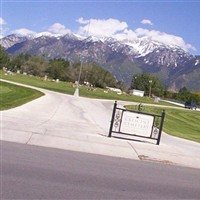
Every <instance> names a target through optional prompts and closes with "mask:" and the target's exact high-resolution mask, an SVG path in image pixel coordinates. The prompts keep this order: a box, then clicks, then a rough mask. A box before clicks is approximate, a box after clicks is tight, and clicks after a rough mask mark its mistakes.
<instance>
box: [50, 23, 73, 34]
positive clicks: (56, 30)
mask: <svg viewBox="0 0 200 200" xmlns="http://www.w3.org/2000/svg"><path fill="white" fill-rule="evenodd" d="M48 31H49V32H51V33H53V34H61V35H64V34H67V33H70V32H71V31H70V30H69V29H67V28H66V27H65V26H64V25H62V24H60V23H55V24H53V25H51V26H50V27H49V28H48Z"/></svg>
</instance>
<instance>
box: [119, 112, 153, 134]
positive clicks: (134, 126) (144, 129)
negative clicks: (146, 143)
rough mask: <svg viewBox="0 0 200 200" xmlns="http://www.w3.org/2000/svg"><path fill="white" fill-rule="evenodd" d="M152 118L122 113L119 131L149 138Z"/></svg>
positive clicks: (139, 114)
mask: <svg viewBox="0 0 200 200" xmlns="http://www.w3.org/2000/svg"><path fill="white" fill-rule="evenodd" d="M153 123H154V117H153V116H151V115H145V114H141V113H134V112H124V113H123V118H122V122H121V127H120V131H121V132H125V133H130V134H135V135H140V136H143V137H150V136H151V133H152V128H153Z"/></svg>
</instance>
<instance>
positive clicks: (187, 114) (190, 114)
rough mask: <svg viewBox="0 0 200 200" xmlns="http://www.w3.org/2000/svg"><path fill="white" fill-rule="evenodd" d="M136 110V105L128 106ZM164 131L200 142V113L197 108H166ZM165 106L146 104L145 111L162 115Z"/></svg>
mask: <svg viewBox="0 0 200 200" xmlns="http://www.w3.org/2000/svg"><path fill="white" fill-rule="evenodd" d="M127 108H128V109H131V110H136V107H135V106H127ZM164 110H165V120H164V131H165V132H166V133H168V134H170V135H173V136H176V137H180V138H185V139H188V140H192V141H195V142H200V123H199V122H200V113H199V112H198V111H195V110H187V109H186V110H182V109H175V108H173V109H172V108H164ZM162 111H163V108H158V107H153V106H145V110H144V111H143V112H147V113H152V114H158V115H161V113H162Z"/></svg>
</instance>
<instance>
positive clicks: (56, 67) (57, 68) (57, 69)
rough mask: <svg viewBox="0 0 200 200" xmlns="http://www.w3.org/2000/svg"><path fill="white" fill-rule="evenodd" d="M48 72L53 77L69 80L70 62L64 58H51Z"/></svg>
mask: <svg viewBox="0 0 200 200" xmlns="http://www.w3.org/2000/svg"><path fill="white" fill-rule="evenodd" d="M46 72H47V74H48V75H49V76H50V77H51V78H53V79H60V80H62V81H68V80H69V77H70V72H69V62H68V61H66V60H65V59H63V58H58V59H53V60H50V61H49V63H48V68H47V70H46Z"/></svg>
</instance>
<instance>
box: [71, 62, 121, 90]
mask: <svg viewBox="0 0 200 200" xmlns="http://www.w3.org/2000/svg"><path fill="white" fill-rule="evenodd" d="M80 67H81V64H80V63H76V64H75V65H74V66H73V67H71V69H70V70H71V73H70V75H71V81H73V82H74V81H77V80H78V77H79V73H80ZM84 81H86V82H89V83H90V84H92V85H93V86H95V87H100V88H105V87H106V86H110V87H116V84H117V81H116V79H115V78H114V77H113V75H112V74H111V73H110V72H109V71H107V70H105V69H103V68H102V67H100V66H98V65H96V64H95V63H84V64H83V65H82V71H81V76H80V83H83V82H84Z"/></svg>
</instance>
